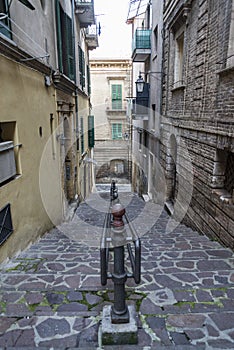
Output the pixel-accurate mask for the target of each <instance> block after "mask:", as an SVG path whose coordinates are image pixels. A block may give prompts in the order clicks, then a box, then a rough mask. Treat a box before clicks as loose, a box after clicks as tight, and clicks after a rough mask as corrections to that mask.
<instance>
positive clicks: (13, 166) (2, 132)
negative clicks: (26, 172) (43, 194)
mask: <svg viewBox="0 0 234 350" xmlns="http://www.w3.org/2000/svg"><path fill="white" fill-rule="evenodd" d="M20 146H21V145H20V144H19V143H18V135H17V130H16V122H4V123H0V185H2V184H5V182H6V181H10V180H12V179H14V178H15V176H16V175H17V174H20V173H21V166H20V159H19V147H20Z"/></svg>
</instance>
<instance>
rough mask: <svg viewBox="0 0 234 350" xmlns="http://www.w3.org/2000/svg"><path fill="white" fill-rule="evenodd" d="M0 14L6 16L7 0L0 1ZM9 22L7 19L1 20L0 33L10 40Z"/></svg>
mask: <svg viewBox="0 0 234 350" xmlns="http://www.w3.org/2000/svg"><path fill="white" fill-rule="evenodd" d="M0 13H6V14H8V1H7V0H1V1H0ZM10 29H11V28H10V21H9V18H8V17H6V18H3V19H1V20H0V33H2V34H3V35H5V36H7V37H8V38H10V39H11V32H10Z"/></svg>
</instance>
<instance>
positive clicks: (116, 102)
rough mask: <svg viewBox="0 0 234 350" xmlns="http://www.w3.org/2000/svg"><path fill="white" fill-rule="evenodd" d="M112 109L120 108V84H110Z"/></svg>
mask: <svg viewBox="0 0 234 350" xmlns="http://www.w3.org/2000/svg"><path fill="white" fill-rule="evenodd" d="M111 89H112V91H111V93H112V95H111V99H112V109H122V85H120V84H113V85H111Z"/></svg>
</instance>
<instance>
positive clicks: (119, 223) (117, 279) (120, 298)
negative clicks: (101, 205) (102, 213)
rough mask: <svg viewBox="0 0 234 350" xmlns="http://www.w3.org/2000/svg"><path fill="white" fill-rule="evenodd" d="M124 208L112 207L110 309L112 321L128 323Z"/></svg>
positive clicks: (116, 205)
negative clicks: (112, 300)
mask: <svg viewBox="0 0 234 350" xmlns="http://www.w3.org/2000/svg"><path fill="white" fill-rule="evenodd" d="M124 214H125V209H124V207H123V206H122V205H121V204H119V203H118V204H115V205H114V206H113V208H112V215H113V223H112V226H113V228H112V243H113V246H114V272H113V274H112V281H113V282H114V305H113V306H112V309H111V322H112V323H128V322H129V311H128V307H127V306H126V301H125V282H126V280H127V273H126V271H125V268H124V244H125V240H126V239H125V236H126V232H125V228H124V222H123V215H124Z"/></svg>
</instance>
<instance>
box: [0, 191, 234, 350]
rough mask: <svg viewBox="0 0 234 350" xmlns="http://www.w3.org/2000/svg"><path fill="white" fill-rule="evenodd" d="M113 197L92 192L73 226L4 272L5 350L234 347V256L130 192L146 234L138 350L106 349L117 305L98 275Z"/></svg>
mask: <svg viewBox="0 0 234 350" xmlns="http://www.w3.org/2000/svg"><path fill="white" fill-rule="evenodd" d="M107 198H108V194H105V193H102V194H100V193H94V194H92V195H91V196H90V197H89V199H88V200H87V201H86V202H84V203H82V204H81V205H80V206H79V207H78V209H77V211H76V213H75V215H74V218H73V220H72V221H71V222H69V223H64V224H63V225H61V226H60V227H58V228H55V229H53V230H51V231H50V232H48V233H47V234H45V235H44V236H43V237H42V238H41V239H40V240H39V241H37V242H36V243H35V244H33V245H31V247H29V248H28V249H27V250H26V251H24V252H22V253H21V254H19V255H18V256H17V257H15V258H14V259H11V260H10V261H8V262H6V263H4V264H2V265H0V279H1V280H0V281H1V282H0V284H1V289H0V350H2V349H8V350H10V349H18V350H22V349H26V350H27V349H28V350H32V349H39V350H43V349H70V350H72V349H78V348H79V349H82V348H83V349H101V348H104V349H120V348H121V349H126V350H127V349H133V348H134V349H169V350H170V349H177V350H190V349H196V350H197V349H198V350H200V349H222V350H223V349H234V269H233V261H234V259H233V258H234V255H233V253H232V251H231V250H229V249H227V248H223V247H222V246H221V245H220V244H219V243H217V242H214V241H210V240H209V239H208V238H206V237H205V236H203V235H199V234H198V233H197V232H194V231H192V230H191V229H189V228H187V227H185V226H184V225H181V224H180V225H177V226H176V225H175V227H174V230H172V232H170V230H168V227H169V226H170V225H171V220H170V217H169V216H168V215H167V213H166V212H165V211H164V210H163V209H162V208H160V207H159V206H155V205H154V206H151V205H150V203H148V206H147V205H146V203H145V202H144V201H143V200H142V199H141V198H139V197H137V196H136V195H135V194H131V193H127V192H123V193H120V198H121V201H122V202H123V203H124V205H125V206H126V209H127V212H128V214H129V216H130V218H131V220H132V222H133V223H134V226H135V228H136V229H137V232H138V234H140V235H141V236H142V237H141V240H142V279H141V283H140V285H137V286H136V285H135V284H134V282H133V280H128V281H127V286H126V298H127V303H128V304H129V305H130V304H134V305H135V307H136V310H137V312H138V345H137V346H135V345H133V346H130V345H129V346H127V345H124V346H121V347H120V346H102V344H101V340H100V332H99V329H100V327H99V326H100V324H101V319H102V309H103V306H104V305H108V304H112V303H113V284H112V281H110V280H108V283H107V286H105V287H103V286H101V284H100V267H99V261H100V257H99V242H100V234H101V232H102V224H103V220H104V215H105V210H106V208H108V205H109V201H108V200H107ZM152 218H153V219H152ZM170 227H171V226H170ZM147 230H148V232H147ZM142 233H143V234H142ZM110 263H111V262H110ZM127 266H128V263H127Z"/></svg>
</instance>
